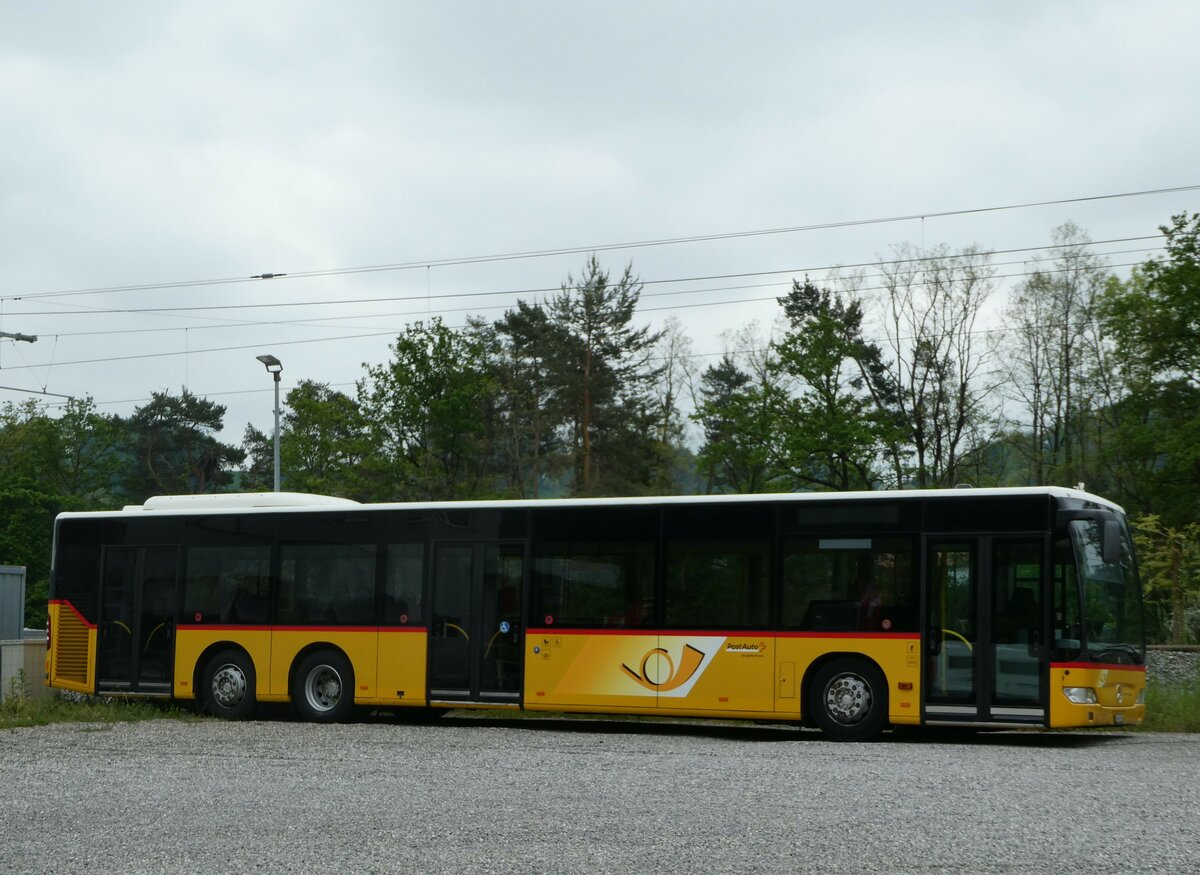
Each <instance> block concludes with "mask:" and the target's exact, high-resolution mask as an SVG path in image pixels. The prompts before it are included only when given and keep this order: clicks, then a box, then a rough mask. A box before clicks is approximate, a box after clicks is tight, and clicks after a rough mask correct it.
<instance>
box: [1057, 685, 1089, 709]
mask: <svg viewBox="0 0 1200 875" xmlns="http://www.w3.org/2000/svg"><path fill="white" fill-rule="evenodd" d="M1063 695H1064V696H1066V697H1067V698H1068V699H1070V700H1071V701H1072V702H1074V703H1075V704H1076V705H1095V704H1096V691H1095V690H1093V689H1092V688H1091V687H1063Z"/></svg>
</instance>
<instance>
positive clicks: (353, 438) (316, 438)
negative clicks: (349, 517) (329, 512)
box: [243, 380, 370, 499]
mask: <svg viewBox="0 0 1200 875" xmlns="http://www.w3.org/2000/svg"><path fill="white" fill-rule="evenodd" d="M279 431H280V436H279V456H280V464H279V468H280V480H281V481H282V485H281V488H286V489H289V490H294V491H298V492H313V493H318V494H322V495H338V496H342V497H345V498H355V499H359V498H363V499H365V498H366V496H367V495H369V494H370V490H369V489H368V488H367V487H366V485H365V484H363V483H361V482H360V480H359V476H358V474H359V471H360V466H361V465H362V463H363V461H364V459H365V456H366V450H367V435H366V424H365V422H364V420H363V417H362V414H361V412H360V410H359V408H358V403H357V402H356V401H355V400H354V399H353V398H351V397H350V396H349V395H346V394H345V393H344V392H339V391H337V390H336V389H331V388H330V387H329V385H328V384H327V383H317V382H314V381H312V380H304V381H302V382H301V383H300V384H299V385H297V386H296V387H295V388H293V389H291V390H290V391H289V392H288V393H287V397H286V399H285V400H284V409H283V413H282V415H281V417H280V424H279ZM243 449H245V451H246V453H247V457H248V459H249V461H250V464H249V465H248V466H247V470H246V472H245V476H244V480H243V487H244V488H246V489H264V490H265V489H270V488H271V486H272V484H273V481H274V464H275V461H274V453H275V448H274V438H273V436H272V435H268V434H264V433H263V432H261V431H259V430H258V429H256V428H254V426H252V425H247V426H246V434H245V439H244V441H243Z"/></svg>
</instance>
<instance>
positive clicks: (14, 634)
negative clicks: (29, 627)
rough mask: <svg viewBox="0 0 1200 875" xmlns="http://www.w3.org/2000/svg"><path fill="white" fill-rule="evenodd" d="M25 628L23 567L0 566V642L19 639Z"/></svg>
mask: <svg viewBox="0 0 1200 875" xmlns="http://www.w3.org/2000/svg"><path fill="white" fill-rule="evenodd" d="M24 626H25V566H24V565H0V641H9V640H11V639H13V638H20V637H21V630H22V629H23V628H24Z"/></svg>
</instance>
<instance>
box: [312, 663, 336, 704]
mask: <svg viewBox="0 0 1200 875" xmlns="http://www.w3.org/2000/svg"><path fill="white" fill-rule="evenodd" d="M304 697H305V698H306V699H307V700H308V704H309V706H310V707H311V708H312V709H313V710H314V711H330V710H332V709H334V708H336V707H337V703H338V702H340V701H341V699H342V676H341V675H340V674H338V673H337V671H336V669H334V668H333V667H332V666H328V665H319V666H317V667H316V668H314V669H313V670H312V671H310V672H309V673H308V678H307V679H306V680H305V682H304Z"/></svg>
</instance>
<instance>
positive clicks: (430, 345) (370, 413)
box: [358, 317, 495, 500]
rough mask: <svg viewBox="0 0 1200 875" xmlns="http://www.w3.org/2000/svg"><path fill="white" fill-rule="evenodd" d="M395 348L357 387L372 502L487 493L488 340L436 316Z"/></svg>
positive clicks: (370, 368)
mask: <svg viewBox="0 0 1200 875" xmlns="http://www.w3.org/2000/svg"><path fill="white" fill-rule="evenodd" d="M391 350H392V360H391V361H390V362H388V363H387V364H385V365H378V366H376V365H369V364H365V365H364V367H365V368H366V370H367V376H366V377H365V378H364V379H362V380H360V381H359V383H358V404H359V408H360V409H361V412H362V416H363V418H364V420H365V426H366V434H367V436H368V439H369V443H370V452H369V453H368V454H367V456H366V458H365V459H364V462H363V465H362V466H361V471H362V474H363V477H364V480H365V482H366V483H368V484H370V489H369V491H370V497H371V498H372V499H373V500H407V499H413V500H416V499H422V500H438V499H452V498H468V497H475V496H477V495H479V494H480V492H481V491H487V489H486V482H485V478H486V476H487V474H488V472H489V470H490V469H489V466H488V458H489V456H488V447H487V443H488V434H489V427H490V421H489V420H490V411H491V409H492V405H493V402H494V393H495V383H494V379H493V376H492V374H491V373H489V371H488V369H487V367H486V362H485V342H484V340H483V339H482V338H481V337H479V336H478V334H476V333H473V332H471V331H467V330H455V329H452V328H449V327H448V326H446V325H445V324H444V323H443V322H442V320H441V319H440V318H438V317H434V319H433V320H432V321H430V322H429V324H428V325H426V324H425V323H423V322H415V323H413V324H412V325H409V326H408V327H407V328H406V329H405V330H404V332H403V333H402V334H400V336H399V337H397V338H396V340H395V342H394V343H392V345H391Z"/></svg>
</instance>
